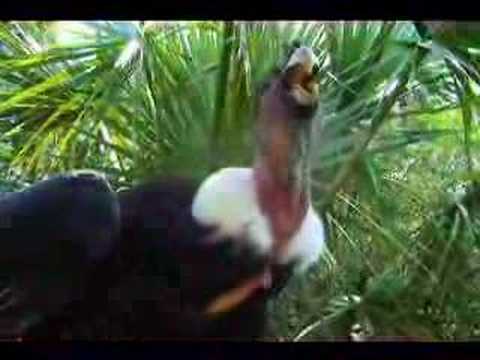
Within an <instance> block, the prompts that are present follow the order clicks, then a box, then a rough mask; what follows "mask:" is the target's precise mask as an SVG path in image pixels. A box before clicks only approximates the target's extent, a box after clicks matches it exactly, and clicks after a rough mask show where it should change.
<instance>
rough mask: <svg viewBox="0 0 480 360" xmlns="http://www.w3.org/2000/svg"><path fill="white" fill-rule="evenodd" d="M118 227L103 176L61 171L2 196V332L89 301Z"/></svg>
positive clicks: (15, 331)
mask: <svg viewBox="0 0 480 360" xmlns="http://www.w3.org/2000/svg"><path fill="white" fill-rule="evenodd" d="M118 228H119V207H118V202H117V200H116V196H115V194H114V193H113V192H112V191H111V189H110V187H109V185H108V184H107V183H106V181H105V180H104V179H103V178H100V177H98V176H95V175H90V174H87V175H85V174H83V175H78V176H73V175H72V176H70V175H69V176H56V177H52V178H50V179H47V180H44V181H41V182H39V183H37V184H35V185H33V186H31V187H30V188H27V189H26V190H24V191H21V192H16V193H9V194H7V195H5V196H3V197H2V198H1V199H0V337H12V336H21V335H23V334H25V333H26V332H27V331H28V329H29V328H30V327H31V326H33V325H35V324H38V323H39V322H41V321H42V319H44V318H45V317H48V316H53V315H57V314H60V313H61V312H62V310H63V309H64V307H65V306H67V305H68V304H71V303H75V302H79V301H82V299H83V297H84V295H85V287H86V283H87V277H88V276H89V273H90V270H91V269H93V268H94V267H95V265H96V264H99V263H101V262H102V261H103V259H105V258H106V257H107V256H108V254H109V253H110V251H111V250H112V247H113V241H114V239H115V233H116V232H117V231H118Z"/></svg>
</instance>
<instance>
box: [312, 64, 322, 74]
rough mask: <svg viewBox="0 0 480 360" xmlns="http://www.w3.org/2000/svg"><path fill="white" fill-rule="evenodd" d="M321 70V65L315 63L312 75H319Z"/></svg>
mask: <svg viewBox="0 0 480 360" xmlns="http://www.w3.org/2000/svg"><path fill="white" fill-rule="evenodd" d="M319 71H320V66H318V64H314V65H313V67H312V75H314V76H315V75H317V74H318V72H319Z"/></svg>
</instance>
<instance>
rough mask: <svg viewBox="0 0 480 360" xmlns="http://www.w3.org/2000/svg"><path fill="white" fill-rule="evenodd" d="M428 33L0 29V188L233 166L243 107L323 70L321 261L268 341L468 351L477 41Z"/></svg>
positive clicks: (288, 299)
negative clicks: (305, 70)
mask: <svg viewBox="0 0 480 360" xmlns="http://www.w3.org/2000/svg"><path fill="white" fill-rule="evenodd" d="M479 28H480V27H479V26H478V24H476V23H441V22H425V23H412V22H408V21H405V22H290V23H286V22H278V23H267V22H249V23H243V22H134V21H132V22H107V21H102V22H38V21H36V22H2V23H0V172H1V174H2V176H1V177H0V191H1V190H3V191H8V190H15V189H21V188H23V187H24V186H26V185H28V184H29V183H31V182H33V181H36V180H38V179H40V178H43V177H44V176H48V175H49V174H53V173H56V172H63V171H67V170H70V169H78V168H94V169H97V170H100V171H103V172H105V173H106V174H107V175H108V176H109V179H110V180H111V181H112V183H113V184H114V185H115V187H116V188H120V187H124V186H130V185H131V184H132V183H134V182H136V181H140V180H142V179H144V178H145V177H148V176H151V175H152V174H154V173H155V174H156V173H165V174H178V175H187V176H190V177H192V178H193V179H195V180H196V181H200V180H201V179H203V178H204V177H205V176H206V175H207V174H208V173H209V172H211V171H212V170H214V169H216V168H219V167H222V166H226V165H229V166H248V164H249V162H250V161H251V158H252V151H251V149H252V137H251V121H252V109H253V107H254V105H255V101H254V100H255V94H256V91H257V89H258V88H259V86H261V84H262V81H264V80H265V78H266V76H268V74H269V72H270V71H271V70H272V68H273V67H274V66H278V65H279V64H280V63H281V62H282V61H283V57H284V55H285V50H286V48H287V47H288V46H289V44H290V43H291V42H292V41H293V40H300V41H301V42H302V43H304V44H307V45H309V46H312V47H313V48H314V49H315V50H316V51H317V54H318V56H319V58H320V59H321V62H322V66H321V72H320V81H321V89H322V106H321V109H320V111H319V112H318V115H317V117H316V120H315V124H316V131H315V144H314V154H313V159H312V161H313V168H312V172H313V197H314V203H315V206H316V207H317V208H318V210H319V211H320V212H321V213H323V214H324V217H325V221H326V223H327V225H328V231H329V240H328V248H329V252H328V254H327V255H326V256H325V258H324V259H321V260H320V261H319V263H318V266H316V267H315V268H314V269H312V270H311V271H310V272H309V273H308V274H307V275H306V276H301V277H298V278H297V279H295V280H294V281H293V282H292V283H291V285H290V286H289V288H288V289H286V290H285V291H284V292H283V293H282V295H281V297H280V299H278V300H277V301H275V302H274V303H272V309H271V311H272V336H274V338H276V339H284V340H290V341H291V340H295V341H303V340H318V339H339V338H340V339H342V338H346V337H348V336H349V334H350V333H351V331H352V327H358V326H360V327H361V328H362V331H363V332H364V333H365V336H367V337H368V336H377V337H378V336H403V335H409V336H416V337H422V338H427V339H433V340H446V339H467V338H475V336H476V335H477V332H478V329H477V327H478V324H480V301H479V299H480V296H479V295H480V293H479V289H478V286H479V282H478V279H477V269H478V266H479V265H478V262H477V261H478V257H479V248H478V246H479V244H478V241H479V231H480V230H479V229H480V227H479V219H478V214H477V212H476V210H477V209H478V203H479V194H480V192H479V190H478V188H477V182H478V180H479V179H480V173H479V171H478V161H479V158H478V155H477V154H478V148H479V146H480V142H479V137H480V133H479V131H478V126H477V123H478V105H479V100H480V99H479V82H480V76H479V66H480V63H479V60H480V35H478V34H477V29H479Z"/></svg>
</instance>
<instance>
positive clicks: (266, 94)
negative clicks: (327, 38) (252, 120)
mask: <svg viewBox="0 0 480 360" xmlns="http://www.w3.org/2000/svg"><path fill="white" fill-rule="evenodd" d="M319 69H320V66H319V60H318V58H317V56H316V55H315V53H314V52H313V50H312V49H311V48H309V47H305V46H298V45H296V46H295V47H294V48H293V49H292V50H291V51H290V53H289V56H288V57H287V60H286V62H285V64H284V65H283V67H282V68H281V69H280V71H276V72H275V73H274V74H273V76H272V77H271V78H270V79H269V81H268V82H267V83H266V85H265V86H264V87H263V88H262V91H261V93H260V97H259V104H258V108H257V111H258V113H257V115H258V116H257V118H258V119H259V121H260V122H261V121H264V120H265V118H267V119H272V120H274V121H277V122H278V121H281V120H290V121H291V122H294V121H295V120H309V119H311V118H312V117H313V115H314V114H315V112H316V110H317V107H318V102H319V85H318V79H317V75H318V72H319Z"/></svg>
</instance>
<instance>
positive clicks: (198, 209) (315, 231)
mask: <svg viewBox="0 0 480 360" xmlns="http://www.w3.org/2000/svg"><path fill="white" fill-rule="evenodd" d="M314 64H315V56H314V55H313V52H312V51H311V50H310V49H308V48H300V49H298V50H296V51H295V52H294V54H293V56H292V57H291V59H290V61H289V62H288V66H287V68H286V69H285V71H284V72H283V73H281V74H280V75H277V77H275V78H274V79H273V80H272V81H271V82H270V84H269V86H267V87H266V89H265V90H264V91H263V93H262V95H261V97H260V104H259V110H258V114H257V138H258V142H259V147H258V153H257V156H256V161H255V163H254V164H253V166H252V167H251V168H226V169H221V170H219V171H217V172H215V173H213V174H212V175H210V176H209V177H207V178H206V179H205V180H204V181H203V182H202V183H201V184H200V185H197V184H194V183H193V182H191V181H189V180H186V179H167V178H161V179H154V180H152V181H149V182H147V183H144V184H142V185H139V186H135V187H133V188H131V189H129V190H127V191H124V192H121V193H118V194H114V193H113V192H112V191H111V190H110V189H109V188H108V185H107V184H106V182H105V180H103V179H100V178H98V177H90V178H89V179H90V180H89V181H91V182H93V183H94V184H96V185H95V186H96V187H101V190H102V191H101V192H98V193H97V194H96V195H93V196H85V191H86V190H88V188H89V187H91V184H89V183H88V181H87V183H85V184H83V185H82V186H80V187H73V188H72V186H71V185H69V186H66V185H68V184H70V183H71V182H74V183H75V182H78V181H79V180H78V177H75V176H74V177H72V178H61V179H60V180H55V178H54V179H50V180H46V181H45V182H43V185H42V184H40V185H37V186H34V187H32V188H31V189H29V190H28V191H27V192H26V193H25V194H23V193H18V194H14V195H13V197H12V198H11V199H13V200H12V201H10V200H9V199H8V198H7V199H2V200H0V219H1V218H2V214H3V216H4V217H3V218H4V219H7V218H12V216H13V215H15V214H17V213H19V214H20V213H21V212H22V211H23V210H19V209H23V208H25V209H28V211H27V213H28V221H26V222H21V221H20V222H19V223H18V224H16V225H14V226H10V228H9V229H8V230H7V231H6V232H4V233H3V235H2V237H1V238H0V241H1V242H2V245H1V246H3V247H5V249H7V250H8V251H7V252H6V254H7V255H8V256H7V255H6V256H4V258H2V257H1V256H2V255H1V254H0V266H2V267H4V266H5V267H6V266H7V265H8V264H9V263H11V264H13V265H12V267H11V268H10V269H9V272H8V273H9V274H11V275H12V276H13V278H14V282H17V283H18V284H20V286H19V287H17V291H16V292H15V294H14V295H15V296H14V297H17V298H18V299H20V298H21V297H22V295H21V294H22V292H23V293H27V295H26V296H24V298H25V299H27V300H28V301H31V302H37V300H38V299H43V298H42V296H44V295H45V294H48V293H49V292H52V294H51V296H46V297H45V299H47V300H45V301H46V302H47V303H48V301H50V300H48V299H52V297H54V296H57V295H55V293H54V291H53V289H52V286H55V284H57V285H60V286H59V287H58V289H60V292H59V293H58V301H53V300H52V305H51V309H50V308H49V307H48V306H46V305H42V306H36V307H35V306H30V307H22V306H10V307H7V308H6V309H4V310H3V312H2V309H1V308H0V331H2V330H3V331H4V332H6V333H8V332H9V331H10V335H11V336H17V335H21V336H23V337H26V338H28V337H32V338H39V337H41V338H59V337H60V338H71V339H77V338H90V339H101V338H107V339H122V338H125V339H139V338H155V339H171V338H174V339H205V338H208V339H216V338H217V339H218V338H220V339H255V338H258V337H260V336H261V335H262V333H263V331H264V329H265V326H266V306H267V301H268V299H270V298H271V297H272V296H273V295H274V294H275V293H276V292H278V291H279V290H281V289H282V288H283V286H284V285H285V283H286V281H287V280H288V278H289V277H290V276H291V275H292V273H293V272H294V271H295V270H296V269H297V270H304V269H306V268H307V267H308V266H309V265H311V264H313V263H314V262H315V261H316V260H317V259H318V257H319V255H320V254H321V253H322V251H323V249H324V245H325V244H324V237H325V234H324V229H323V224H322V221H321V218H320V217H319V216H318V215H317V214H316V212H315V210H314V209H313V207H312V205H311V203H310V199H309V183H308V166H307V165H308V161H307V159H306V158H307V156H306V155H308V138H309V136H310V122H311V119H312V117H313V114H314V112H315V109H316V100H315V98H316V93H315V86H314V85H312V81H313V80H312V79H313V73H314V70H313V69H314ZM305 84H306V85H305ZM307 85H308V86H307ZM81 178H82V179H86V178H85V176H83V177H81ZM82 181H83V180H82ZM82 181H80V182H81V183H82ZM42 186H43V187H44V188H46V189H47V190H46V191H44V190H42ZM72 189H73V190H72ZM58 194H60V195H58ZM9 201H10V202H9ZM10 203H12V204H14V206H11V205H9V204H10ZM48 209H51V211H50V212H48V211H47V210H48ZM49 219H50V221H52V219H55V222H54V224H55V226H53V227H52V226H51V227H49V226H48V221H49ZM32 224H34V226H33V227H32ZM46 224H47V225H46ZM80 225H82V226H84V227H81V226H80ZM32 239H35V242H34V243H32V242H31V240H32ZM22 242H23V243H22ZM65 244H67V245H65ZM35 249H37V250H35ZM20 250H22V251H20ZM35 251H36V252H35ZM50 252H51V253H55V254H56V256H57V257H58V258H59V259H61V261H58V262H56V261H54V260H53V259H54V258H55V256H54V255H50ZM45 254H46V255H45ZM47 255H48V256H47ZM41 256H44V257H43V258H41ZM30 260H32V261H34V262H35V261H40V262H41V263H42V264H45V266H46V267H42V266H40V267H37V268H35V267H28V266H25V263H26V262H27V263H28V262H29V261H30ZM52 264H55V266H53V265H52ZM47 265H48V266H50V268H49V267H48V266H47ZM49 272H55V274H56V277H57V278H58V279H60V280H58V281H57V282H56V283H55V282H48V281H47V280H49V274H50V273H49ZM23 273H25V274H26V280H25V281H23V282H22V281H20V280H21V275H20V274H23ZM19 279H20V280H19ZM32 279H36V280H35V281H37V280H38V284H32V281H33V280H32ZM52 284H54V285H52ZM42 286H43V288H42ZM13 287H14V286H10V287H9V288H10V289H12V288H13ZM32 289H36V290H35V291H32ZM0 291H1V290H0ZM42 291H43V294H42ZM0 294H1V293H0ZM0 299H1V295H0ZM28 301H27V302H28ZM20 303H22V302H21V301H20ZM27 310H28V311H27ZM29 311H30V313H32V314H33V315H35V316H37V320H35V321H30V322H28V321H27V322H28V325H26V326H23V327H21V328H22V329H21V330H19V331H17V332H14V331H13V330H12V326H11V325H9V323H8V322H6V320H5V321H4V319H12V316H13V315H12V314H18V315H17V316H16V317H15V316H13V319H14V320H15V321H16V322H17V323H21V322H22V321H25V319H26V317H27V315H28V314H27V313H29ZM2 321H3V322H4V325H3V327H2Z"/></svg>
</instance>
